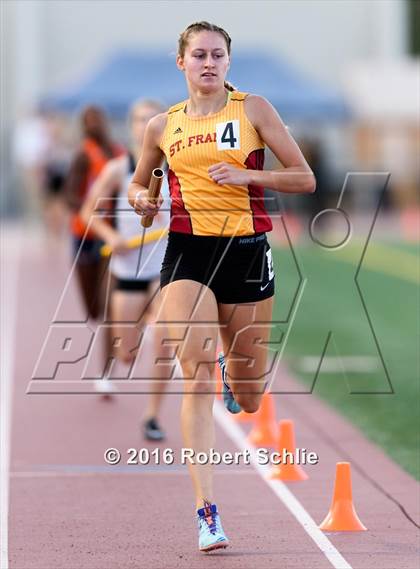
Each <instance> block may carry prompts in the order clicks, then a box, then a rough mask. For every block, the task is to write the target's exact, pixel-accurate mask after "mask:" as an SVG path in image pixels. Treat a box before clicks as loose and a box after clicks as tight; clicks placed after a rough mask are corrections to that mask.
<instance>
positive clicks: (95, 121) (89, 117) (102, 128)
mask: <svg viewBox="0 0 420 569" xmlns="http://www.w3.org/2000/svg"><path fill="white" fill-rule="evenodd" d="M84 127H85V132H86V134H87V135H88V136H92V137H93V138H98V139H102V138H105V137H106V136H107V134H108V125H107V121H106V118H105V115H104V114H103V113H102V112H101V111H99V110H98V109H93V108H90V109H87V110H86V112H85V115H84Z"/></svg>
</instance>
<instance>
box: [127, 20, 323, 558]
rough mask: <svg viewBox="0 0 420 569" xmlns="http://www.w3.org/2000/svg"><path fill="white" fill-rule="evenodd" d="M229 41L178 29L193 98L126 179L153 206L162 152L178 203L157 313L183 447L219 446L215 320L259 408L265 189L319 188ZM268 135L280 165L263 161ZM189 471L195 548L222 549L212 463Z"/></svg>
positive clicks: (136, 201) (240, 380)
mask: <svg viewBox="0 0 420 569" xmlns="http://www.w3.org/2000/svg"><path fill="white" fill-rule="evenodd" d="M230 45H231V39H230V37H229V35H228V34H227V33H226V32H225V31H224V30H223V29H222V28H219V27H218V26H215V25H212V24H209V23H207V22H198V23H195V24H192V25H190V26H188V28H187V29H186V30H185V31H184V32H183V33H182V34H181V36H180V38H179V46H178V55H177V66H178V68H179V69H180V70H181V71H183V73H184V75H185V79H186V83H187V87H188V94H189V98H188V99H187V100H186V101H183V102H181V103H179V104H177V105H174V106H173V107H171V108H170V109H169V110H168V112H167V113H162V114H160V115H157V116H156V117H155V118H153V119H152V120H151V121H150V122H149V124H148V126H147V129H146V134H145V141H144V146H143V153H142V155H141V157H140V161H139V163H138V165H137V168H136V171H135V174H134V177H133V181H132V184H131V185H130V188H129V201H130V204H131V205H132V207H134V209H135V211H136V212H137V213H138V214H139V215H152V216H154V215H156V214H157V213H158V211H159V207H160V205H161V202H162V198H161V197H160V198H159V199H158V200H156V202H154V201H153V200H151V199H149V198H148V191H147V186H148V184H149V179H150V175H151V172H152V170H153V168H155V167H157V166H159V165H160V164H161V162H162V159H163V158H164V157H166V159H167V161H168V164H169V171H168V180H169V188H170V193H171V198H172V205H171V224H170V233H169V237H168V245H167V250H166V253H165V258H164V261H163V265H162V270H161V288H162V292H163V301H162V302H163V304H162V318H161V319H162V320H163V321H165V322H166V323H167V325H168V327H169V334H170V337H171V338H172V339H173V340H174V341H178V342H180V347H179V351H178V358H179V361H180V364H181V367H182V370H183V376H184V395H183V403H182V411H181V424H182V432H183V439H184V446H185V447H188V448H192V449H194V451H195V452H196V453H198V452H205V453H209V449H211V448H212V447H214V422H213V414H212V407H213V401H214V388H213V389H211V388H209V384H212V382H213V381H214V367H215V345H216V341H217V334H218V331H219V329H220V335H221V338H222V342H223V351H224V353H225V356H226V360H227V369H228V374H227V375H226V373H225V382H226V385H227V386H228V387H227V389H230V391H229V393H230V396H231V397H230V400H231V402H233V401H234V403H235V404H236V405H238V406H239V407H240V408H242V409H243V410H245V411H246V412H248V413H254V412H255V411H257V409H258V406H259V403H260V401H261V397H262V393H263V391H264V384H265V380H264V376H265V375H266V362H267V342H268V341H269V330H270V326H269V323H270V321H271V314H272V306H273V295H274V271H273V265H272V258H271V249H270V246H269V244H268V242H267V238H266V232H267V231H270V230H271V228H272V226H271V221H270V219H269V217H268V215H267V214H266V211H265V208H264V198H263V188H264V187H267V188H271V189H273V190H275V191H279V192H284V193H312V192H314V191H315V179H314V176H313V173H312V171H311V169H310V168H309V166H308V164H307V163H306V161H305V159H304V157H303V155H302V153H301V152H300V150H299V148H298V146H297V144H296V143H295V141H294V140H293V138H292V137H291V136H290V134H289V133H288V131H287V129H286V127H285V125H284V124H283V122H282V120H281V119H280V117H279V115H278V114H277V112H276V111H275V109H274V108H273V107H272V105H271V104H270V103H269V102H268V101H266V100H265V99H264V98H262V97H260V96H257V95H251V94H246V93H242V92H239V91H236V90H233V87H232V86H231V85H230V84H229V83H227V82H226V81H225V76H226V73H227V71H228V69H229V64H230ZM265 145H267V146H268V147H269V148H270V149H271V150H272V151H273V153H274V154H275V155H276V157H277V158H278V159H279V161H280V162H281V163H282V164H283V166H284V169H283V170H281V171H264V170H263V162H264V147H265ZM180 338H182V340H180ZM225 402H226V403H229V398H228V397H227V398H225ZM227 407H228V409H229V410H233V411H236V410H237V409H236V408H235V406H234V405H230V404H228V405H227ZM189 469H190V474H191V477H192V480H193V484H194V489H195V495H196V508H197V521H198V528H199V549H200V550H201V551H210V550H212V549H218V548H224V547H226V546H227V545H228V539H227V537H226V535H225V534H224V532H223V528H222V525H221V522H220V517H219V514H218V511H217V507H216V504H215V503H214V498H213V484H212V467H211V464H209V463H207V464H201V465H200V464H190V465H189Z"/></svg>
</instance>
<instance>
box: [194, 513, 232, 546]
mask: <svg viewBox="0 0 420 569" xmlns="http://www.w3.org/2000/svg"><path fill="white" fill-rule="evenodd" d="M197 521H198V547H199V549H200V551H205V552H206V551H213V550H215V549H225V548H226V547H227V546H228V545H229V540H228V538H227V537H226V536H225V532H224V531H223V528H222V522H221V521H220V516H219V514H218V513H217V506H216V504H208V505H206V506H204V508H200V509H199V510H197Z"/></svg>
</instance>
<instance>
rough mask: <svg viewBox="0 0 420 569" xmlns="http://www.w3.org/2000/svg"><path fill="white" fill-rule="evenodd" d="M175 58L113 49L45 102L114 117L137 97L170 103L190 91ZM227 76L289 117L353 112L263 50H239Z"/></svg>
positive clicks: (57, 107) (338, 116) (312, 117)
mask: <svg viewBox="0 0 420 569" xmlns="http://www.w3.org/2000/svg"><path fill="white" fill-rule="evenodd" d="M174 59H175V58H174V56H169V55H167V54H164V53H162V52H159V53H158V52H147V51H140V50H120V51H117V52H114V53H113V54H112V55H111V56H109V57H107V58H106V59H105V60H104V62H103V63H102V64H100V65H98V67H97V69H96V70H95V69H94V70H92V71H91V72H90V74H89V76H88V77H87V78H85V79H84V80H81V81H80V82H79V83H78V84H75V85H73V86H68V87H67V88H62V89H60V90H57V91H56V92H52V93H50V94H48V95H46V96H45V97H44V98H43V99H42V100H41V106H42V107H43V108H46V109H55V110H60V111H64V112H74V111H75V110H77V109H79V108H80V107H82V106H83V105H86V104H90V103H95V104H98V105H101V106H103V107H104V108H105V109H106V110H107V111H108V112H109V113H110V115H111V116H112V117H115V118H122V117H124V116H125V115H126V113H127V110H128V108H129V107H130V105H131V103H132V102H133V101H134V100H136V99H138V98H143V97H147V98H156V99H158V100H160V101H162V102H163V103H166V104H168V105H169V104H173V103H176V102H178V101H181V100H183V99H185V98H186V97H187V91H186V85H185V80H184V77H183V74H182V72H180V71H178V69H177V68H176V65H175V61H174ZM228 78H229V80H230V81H231V82H232V83H233V84H234V85H235V86H237V87H238V89H240V90H241V91H246V92H251V93H258V94H259V95H263V96H265V97H267V99H268V100H269V101H270V102H271V103H272V104H273V105H274V106H275V107H276V108H277V110H278V111H279V113H280V114H281V116H282V117H283V118H284V119H285V120H287V121H289V120H305V121H312V120H328V121H331V120H335V121H339V120H342V119H345V118H347V117H348V115H349V111H348V109H347V107H346V105H345V103H344V101H343V99H342V97H341V96H340V94H339V93H337V92H333V91H331V90H330V89H328V88H325V87H323V86H321V85H320V84H319V83H317V82H315V81H313V80H311V79H308V78H306V77H304V76H303V74H301V73H299V72H298V71H297V70H296V69H294V68H293V67H292V66H291V65H289V64H287V63H285V62H284V61H281V60H277V59H273V58H272V57H271V56H267V55H265V54H263V53H255V52H253V53H247V52H235V54H234V56H233V58H232V64H231V68H230V71H229V75H228Z"/></svg>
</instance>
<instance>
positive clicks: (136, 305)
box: [81, 100, 169, 440]
mask: <svg viewBox="0 0 420 569" xmlns="http://www.w3.org/2000/svg"><path fill="white" fill-rule="evenodd" d="M162 110H163V108H162V106H161V105H160V104H159V103H158V102H156V101H152V100H143V101H137V102H136V103H134V104H133V106H132V107H131V110H130V113H129V122H130V132H131V139H132V147H131V151H130V152H129V153H128V154H126V155H124V156H121V157H120V158H115V159H113V160H110V161H109V162H108V163H107V165H106V166H105V168H104V169H103V171H102V172H101V174H100V175H99V177H98V178H97V180H96V182H95V183H94V184H93V186H92V188H91V190H90V192H89V195H88V197H87V198H86V201H85V204H84V206H83V208H82V210H81V217H82V219H83V221H84V222H85V223H86V225H87V224H88V223H89V222H90V225H89V228H90V229H91V230H92V231H93V232H94V233H95V234H96V235H97V236H98V237H100V238H101V239H102V240H103V241H104V242H105V243H106V244H107V245H109V246H110V247H111V250H112V253H113V255H112V258H111V265H110V270H111V273H112V274H113V275H114V277H115V287H114V290H113V291H112V293H111V320H112V322H113V328H114V336H115V337H118V338H120V339H121V341H120V344H119V346H118V348H117V350H116V355H117V357H118V358H119V359H120V360H121V361H123V362H125V363H131V362H132V361H133V360H134V358H135V356H136V353H135V350H133V346H136V345H137V344H138V337H139V334H140V333H141V332H142V329H143V328H144V326H145V324H146V323H147V321H153V320H154V318H155V316H156V314H157V311H158V305H159V301H160V294H158V289H159V281H158V280H157V279H158V278H159V271H160V267H161V264H162V259H163V255H164V252H165V248H166V238H162V239H159V240H156V241H154V242H151V243H147V244H145V245H143V247H142V248H141V251H140V250H139V249H138V248H137V249H130V248H129V247H128V244H127V242H128V240H129V239H130V238H132V237H135V236H138V235H140V234H141V230H142V228H141V225H140V222H139V218H138V216H136V215H135V214H134V212H133V211H132V210H130V211H127V189H128V184H129V181H130V180H131V178H132V176H133V172H134V169H135V165H136V163H137V160H138V159H139V156H140V154H141V149H142V145H143V138H144V131H145V128H146V125H147V123H148V122H149V120H150V119H151V118H152V117H154V116H155V115H156V114H157V113H159V112H162ZM116 188H117V189H118V198H117V204H116V207H115V213H116V227H112V225H110V224H109V223H107V222H106V220H105V219H104V218H102V217H101V216H99V215H93V214H94V212H95V209H96V208H97V207H100V205H101V201H100V200H101V199H102V200H106V199H107V198H108V199H109V198H112V196H113V195H114V194H115V189H116ZM164 193H167V192H164ZM102 203H103V202H102ZM168 223H169V215H167V213H166V212H160V214H159V221H158V222H157V221H156V222H155V224H154V226H153V229H154V230H156V229H158V228H161V229H162V230H165V229H166V227H167V226H168ZM146 234H147V232H146ZM127 324H128V326H127ZM161 336H162V331H161V330H159V331H158V330H157V329H155V330H154V336H153V349H152V353H153V355H154V357H155V358H156V357H165V354H162V351H164V350H165V348H164V347H163V346H162V342H161V340H162V338H161ZM166 350H167V348H166ZM167 383H168V378H159V381H154V382H153V385H152V392H151V395H150V398H149V403H148V407H147V409H146V412H145V416H144V419H143V433H144V436H145V438H146V439H149V440H162V439H163V438H164V433H163V431H162V429H161V427H160V425H159V422H158V414H159V410H160V405H161V402H162V395H163V393H164V391H165V389H166V385H167ZM96 388H97V391H100V392H102V393H109V392H110V391H113V390H114V389H115V387H114V385H113V384H112V383H111V382H110V381H109V380H106V379H104V380H97V382H96Z"/></svg>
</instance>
